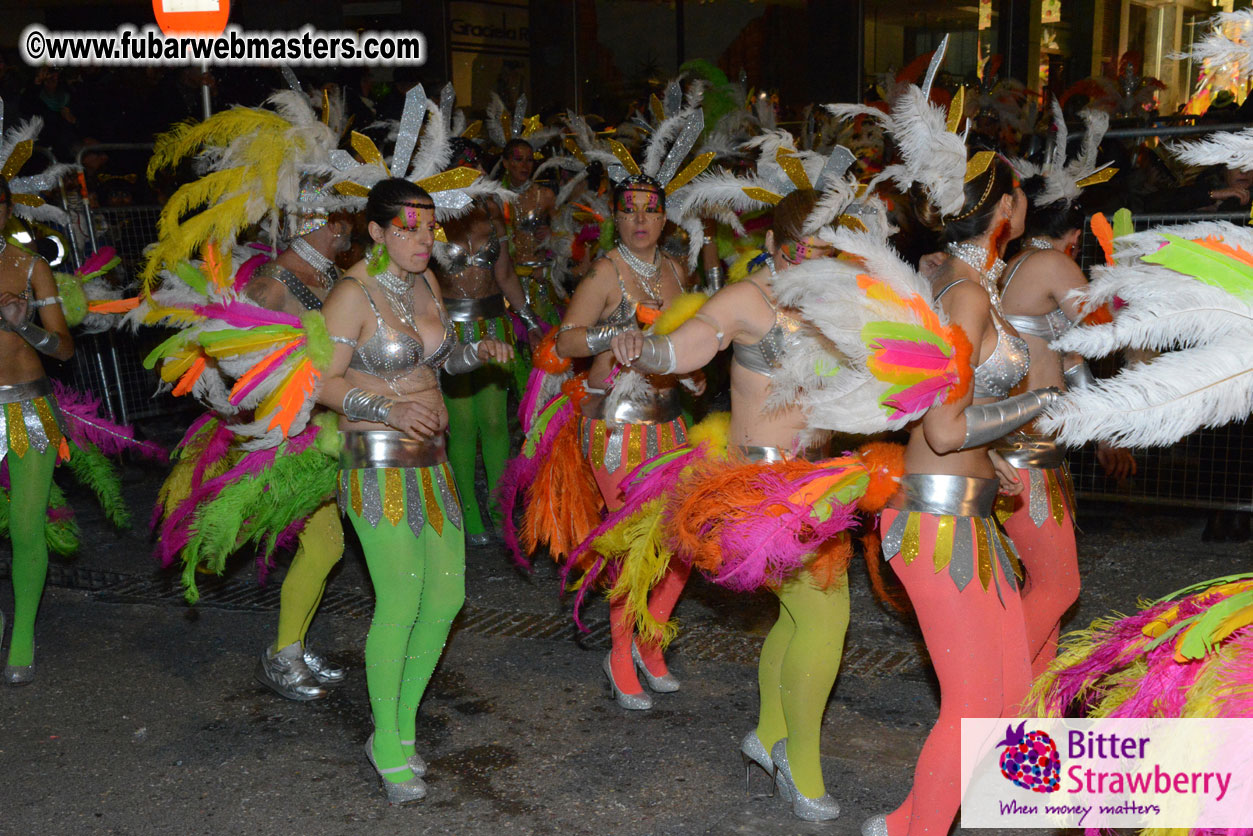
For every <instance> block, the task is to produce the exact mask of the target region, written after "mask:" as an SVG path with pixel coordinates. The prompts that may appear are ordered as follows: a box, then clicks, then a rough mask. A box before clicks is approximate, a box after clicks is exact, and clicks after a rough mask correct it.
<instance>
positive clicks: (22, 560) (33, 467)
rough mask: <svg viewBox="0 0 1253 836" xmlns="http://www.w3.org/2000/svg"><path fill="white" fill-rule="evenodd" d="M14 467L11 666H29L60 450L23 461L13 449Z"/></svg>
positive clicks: (32, 455) (45, 570)
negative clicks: (49, 503) (53, 474)
mask: <svg viewBox="0 0 1253 836" xmlns="http://www.w3.org/2000/svg"><path fill="white" fill-rule="evenodd" d="M5 460H6V461H7V462H8V464H9V481H10V485H11V487H12V490H11V491H10V492H9V535H10V537H11V538H12V540H13V638H12V639H11V640H10V642H9V660H8V664H10V665H29V664H31V663H32V662H34V660H35V615H36V614H37V613H38V612H39V599H40V598H42V597H43V592H44V582H45V581H46V580H47V578H48V542H47V539H46V537H45V535H44V524H45V522H46V521H47V518H48V496H49V494H50V493H51V491H52V471H53V470H54V469H56V466H57V449H56V446H55V445H52V444H49V445H48V449H47V450H45V451H44V452H42V453H40V452H39V451H38V450H36V449H35V448H34V447H31V448H29V449H28V450H27V451H26V455H24V456H19V455H17V454H16V453H14V452H13V451H12V450H10V451H9V454H8V456H7V457H6V459H5Z"/></svg>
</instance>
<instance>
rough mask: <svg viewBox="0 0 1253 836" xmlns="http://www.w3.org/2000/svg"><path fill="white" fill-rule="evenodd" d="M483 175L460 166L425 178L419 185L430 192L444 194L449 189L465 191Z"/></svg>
mask: <svg viewBox="0 0 1253 836" xmlns="http://www.w3.org/2000/svg"><path fill="white" fill-rule="evenodd" d="M481 176H482V175H481V174H480V172H478V171H476V170H475V169H473V168H466V167H465V166H458V167H457V168H454V169H450V170H448V171H441V172H440V173H439V174H435V175H433V176H431V177H423V178H422V179H421V180H419V181H418V185H419V186H421V187H422V188H424V189H426V190H427V191H428V192H442V191H447V190H448V189H464V188H465V187H466V186H469V185H470V184H471V183H473V182H474V181H475V180H477V179H479V177H481Z"/></svg>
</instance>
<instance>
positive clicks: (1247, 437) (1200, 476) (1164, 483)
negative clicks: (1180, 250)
mask: <svg viewBox="0 0 1253 836" xmlns="http://www.w3.org/2000/svg"><path fill="white" fill-rule="evenodd" d="M1203 220H1225V221H1231V222H1233V223H1237V224H1243V223H1248V222H1249V215H1248V213H1247V212H1237V213H1213V212H1209V213H1194V214H1189V215H1165V214H1155V215H1140V216H1139V217H1136V216H1132V222H1133V224H1134V226H1135V229H1136V231H1141V230H1146V229H1150V228H1152V227H1158V226H1167V225H1170V224H1183V223H1192V222H1194V221H1203ZM1079 263H1080V266H1082V267H1083V268H1084V270H1085V271H1086V270H1087V269H1088V268H1089V267H1091V266H1093V265H1097V264H1102V263H1104V254H1103V253H1102V252H1101V248H1100V245H1099V244H1097V242H1096V239H1095V238H1094V237H1093V236H1092V234H1091V231H1090V230H1088V229H1085V230H1084V233H1083V238H1082V240H1081V241H1080V251H1079ZM1122 363H1123V360H1122V358H1119V357H1110V358H1104V359H1103V360H1101V361H1098V362H1096V363H1093V364H1092V368H1093V372H1094V373H1095V374H1096V376H1097V377H1112V376H1113V375H1114V374H1116V373H1117V372H1118V370H1119V368H1121V365H1122ZM1132 453H1133V455H1134V456H1135V459H1136V465H1137V468H1138V471H1137V473H1136V475H1135V476H1133V477H1131V478H1130V479H1126V480H1123V481H1122V482H1117V483H1116V482H1115V481H1114V480H1112V479H1110V478H1108V477H1107V476H1106V475H1105V473H1104V471H1103V470H1102V469H1101V466H1100V464H1099V462H1098V461H1097V457H1096V449H1095V447H1093V446H1092V445H1089V446H1087V447H1084V448H1082V449H1078V450H1072V451H1071V453H1070V457H1069V461H1070V468H1071V475H1072V477H1073V479H1074V483H1075V493H1076V494H1078V495H1079V496H1082V497H1086V498H1089V499H1103V500H1122V501H1131V502H1138V503H1146V504H1158V505H1171V506H1175V507H1183V508H1210V509H1231V510H1242V511H1253V427H1250V426H1249V425H1248V423H1247V422H1240V423H1237V424H1230V425H1227V426H1225V427H1217V428H1214V429H1203V430H1199V431H1198V432H1195V433H1193V434H1191V435H1189V436H1187V437H1186V438H1184V439H1182V440H1180V441H1179V443H1177V444H1174V445H1172V446H1170V447H1153V448H1145V449H1137V450H1133V451H1132Z"/></svg>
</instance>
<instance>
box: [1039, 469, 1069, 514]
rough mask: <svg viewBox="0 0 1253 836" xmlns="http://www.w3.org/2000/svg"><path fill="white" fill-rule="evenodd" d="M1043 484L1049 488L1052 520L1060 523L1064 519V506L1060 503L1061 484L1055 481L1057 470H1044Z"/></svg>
mask: <svg viewBox="0 0 1253 836" xmlns="http://www.w3.org/2000/svg"><path fill="white" fill-rule="evenodd" d="M1044 484H1046V485H1048V490H1049V513H1050V514H1052V516H1053V522H1055V523H1057V524H1058V525H1061V524H1062V523H1063V522H1065V521H1066V506H1064V505H1063V504H1062V486H1061V485H1059V484H1058V483H1057V471H1055V470H1048V471H1045V473H1044Z"/></svg>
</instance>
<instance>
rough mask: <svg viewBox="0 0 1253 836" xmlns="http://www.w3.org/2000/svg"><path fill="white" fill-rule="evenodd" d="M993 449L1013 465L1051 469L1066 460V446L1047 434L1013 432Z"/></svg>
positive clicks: (1059, 465)
mask: <svg viewBox="0 0 1253 836" xmlns="http://www.w3.org/2000/svg"><path fill="white" fill-rule="evenodd" d="M1001 445H1004V446H1001ZM995 449H996V452H998V453H1000V454H1001V457H1002V458H1004V459H1005V461H1007V462H1009V463H1010V464H1012V465H1013V466H1014V467H1034V468H1036V469H1038V470H1051V469H1053V468H1055V467H1061V466H1062V465H1063V464H1065V462H1066V448H1065V447H1062V446H1059V445H1058V443H1057V441H1056V440H1054V439H1053V438H1050V437H1049V436H1047V435H1036V434H1033V433H1014V434H1013V435H1009V436H1006V437H1005V438H1003V439H1002V440H1001V442H1000V444H998V445H997V447H996V448H995Z"/></svg>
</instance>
